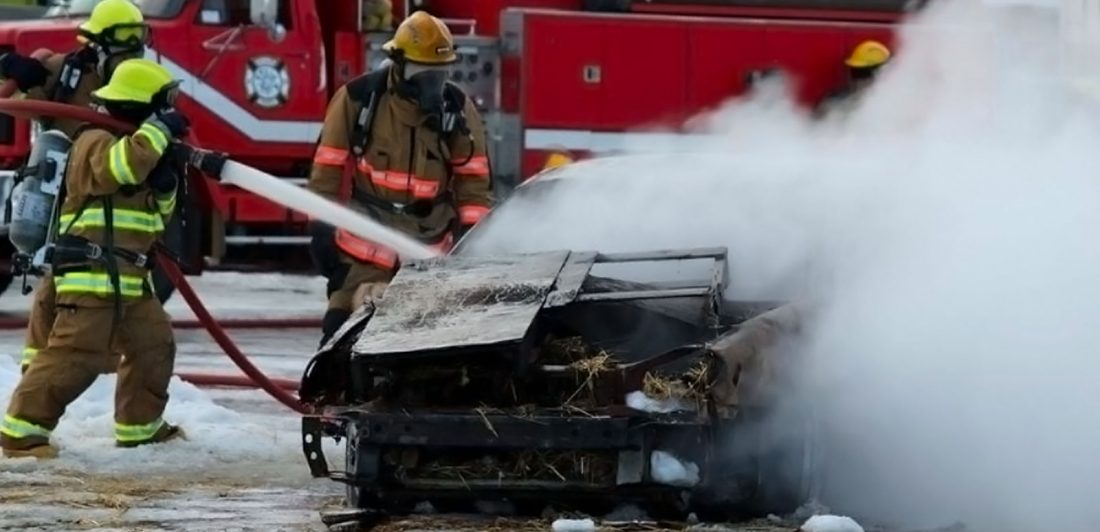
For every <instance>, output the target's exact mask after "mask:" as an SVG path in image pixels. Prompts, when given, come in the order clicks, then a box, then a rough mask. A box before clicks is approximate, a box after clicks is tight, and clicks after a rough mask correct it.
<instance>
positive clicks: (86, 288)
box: [56, 272, 145, 297]
mask: <svg viewBox="0 0 1100 532" xmlns="http://www.w3.org/2000/svg"><path fill="white" fill-rule="evenodd" d="M56 283H57V293H59V294H94V295H99V296H110V295H114V293H115V289H114V287H113V286H111V277H110V276H109V275H107V274H106V273H93V272H71V273H66V274H65V275H62V276H61V277H59V278H57V279H56ZM118 285H119V292H120V293H121V294H122V295H123V296H124V297H141V295H142V294H143V293H144V288H145V277H142V276H137V275H119V276H118Z"/></svg>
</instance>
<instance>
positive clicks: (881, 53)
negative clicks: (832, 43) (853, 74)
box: [844, 41, 890, 68]
mask: <svg viewBox="0 0 1100 532" xmlns="http://www.w3.org/2000/svg"><path fill="white" fill-rule="evenodd" d="M889 60H890V49H889V48H887V47H886V45H885V44H882V43H880V42H878V41H863V42H861V43H859V46H856V49H855V50H853V51H852V55H850V56H848V60H847V61H845V62H844V64H846V65H848V66H850V67H852V68H872V67H877V66H881V65H883V64H885V63H886V62H887V61H889Z"/></svg>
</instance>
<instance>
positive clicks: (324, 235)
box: [309, 11, 492, 343]
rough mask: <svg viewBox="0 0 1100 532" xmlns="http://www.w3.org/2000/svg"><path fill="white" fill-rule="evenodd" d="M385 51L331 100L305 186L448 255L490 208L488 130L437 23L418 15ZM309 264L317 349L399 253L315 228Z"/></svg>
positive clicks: (384, 279)
mask: <svg viewBox="0 0 1100 532" xmlns="http://www.w3.org/2000/svg"><path fill="white" fill-rule="evenodd" d="M383 49H384V50H385V51H386V52H387V53H388V54H389V57H390V59H391V60H392V64H391V65H390V66H388V67H385V68H382V69H379V70H377V71H375V72H371V73H369V74H366V75H364V76H360V77H359V78H357V79H355V80H352V81H351V82H349V83H348V84H347V85H345V86H344V87H341V88H340V90H339V91H337V92H336V95H335V96H333V99H332V101H331V102H330V103H329V107H328V111H327V113H326V116H325V123H324V128H323V130H322V132H321V137H320V141H319V143H318V146H317V151H316V154H315V156H314V160H313V171H312V173H311V174H310V180H309V188H310V189H311V190H312V191H314V192H316V193H318V194H320V195H322V196H324V197H326V198H328V199H331V200H333V201H336V202H339V203H343V204H349V206H350V207H351V208H353V209H355V210H358V211H359V212H362V213H364V214H366V215H367V216H370V217H372V218H374V219H376V220H378V221H380V222H381V223H384V224H386V225H388V226H390V227H393V228H395V229H397V230H400V231H403V232H404V233H406V234H408V235H410V236H412V237H414V238H416V239H418V240H420V241H421V242H424V243H425V244H427V245H430V246H434V247H436V248H437V249H440V250H441V251H447V250H449V249H450V247H451V245H452V244H453V243H454V241H455V240H456V237H458V236H460V235H461V234H462V233H464V232H465V230H467V229H468V228H469V227H470V226H472V225H474V224H475V223H477V222H478V221H479V220H480V219H481V218H482V217H483V216H485V214H486V213H488V212H489V208H490V206H491V194H492V187H491V179H490V171H489V159H488V156H487V154H486V140H485V126H484V123H483V122H482V120H481V116H480V115H479V114H478V112H477V109H476V108H475V106H474V104H473V102H472V101H470V99H468V98H466V96H465V94H463V92H462V91H461V89H459V88H458V86H456V85H454V84H452V83H449V82H447V78H448V75H449V65H450V64H451V63H454V62H455V61H456V60H457V56H456V54H455V51H454V40H453V38H452V37H451V33H450V31H449V30H448V29H447V27H446V26H445V25H444V24H443V22H442V21H440V20H439V19H437V18H435V17H433V16H431V15H429V14H427V13H425V12H423V11H417V12H415V13H413V14H412V15H410V16H409V17H408V18H407V19H405V21H404V22H402V23H401V25H400V26H398V28H397V31H396V32H395V34H394V38H393V39H392V40H391V41H389V42H387V43H386V44H385V45H384V46H383ZM311 229H312V245H311V247H310V250H311V253H312V255H313V259H314V261H315V263H316V265H317V266H318V268H319V269H320V270H321V273H322V274H323V275H324V276H325V277H326V278H328V293H329V296H328V297H329V303H328V311H327V312H326V314H325V318H324V324H323V336H324V338H323V339H322V343H324V342H325V340H327V338H328V337H329V336H331V334H332V333H333V332H335V330H336V329H337V328H339V326H340V325H341V324H342V323H343V322H344V321H345V320H346V319H347V318H348V316H349V315H350V314H351V312H352V311H353V310H354V309H355V307H356V306H358V305H359V304H360V303H362V302H361V301H356V300H355V296H356V293H357V292H358V293H359V294H364V293H370V294H373V295H378V294H379V293H380V292H381V291H382V288H384V287H385V285H386V284H388V283H389V281H390V280H391V279H392V278H393V276H394V275H395V273H396V270H397V268H398V265H399V264H398V257H397V254H396V253H395V252H394V251H393V250H391V249H388V248H386V247H383V246H381V245H379V244H377V243H375V242H370V241H367V240H363V239H361V238H359V237H356V236H354V235H352V234H350V233H348V232H346V231H343V230H335V229H333V228H332V227H331V226H327V225H325V224H322V223H319V222H314V223H313V227H312V228H311Z"/></svg>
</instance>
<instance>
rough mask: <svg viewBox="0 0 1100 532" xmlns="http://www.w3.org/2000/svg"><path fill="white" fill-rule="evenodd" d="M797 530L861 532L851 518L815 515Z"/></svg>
mask: <svg viewBox="0 0 1100 532" xmlns="http://www.w3.org/2000/svg"><path fill="white" fill-rule="evenodd" d="M798 530H799V531H800V532H863V527H862V526H859V523H857V522H856V521H855V520H854V519H852V518H851V517H845V516H840V515H815V516H813V517H811V518H809V519H807V520H806V522H805V523H803V524H802V527H801V528H799V529H798Z"/></svg>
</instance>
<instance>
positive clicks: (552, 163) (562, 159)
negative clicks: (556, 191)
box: [542, 150, 573, 170]
mask: <svg viewBox="0 0 1100 532" xmlns="http://www.w3.org/2000/svg"><path fill="white" fill-rule="evenodd" d="M571 162H573V157H571V156H570V155H569V153H568V152H565V151H560V150H559V151H555V152H553V153H551V154H550V156H549V157H547V158H546V162H545V163H543V165H542V169H543V170H550V169H552V168H559V167H562V166H565V165H567V164H569V163H571Z"/></svg>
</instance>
